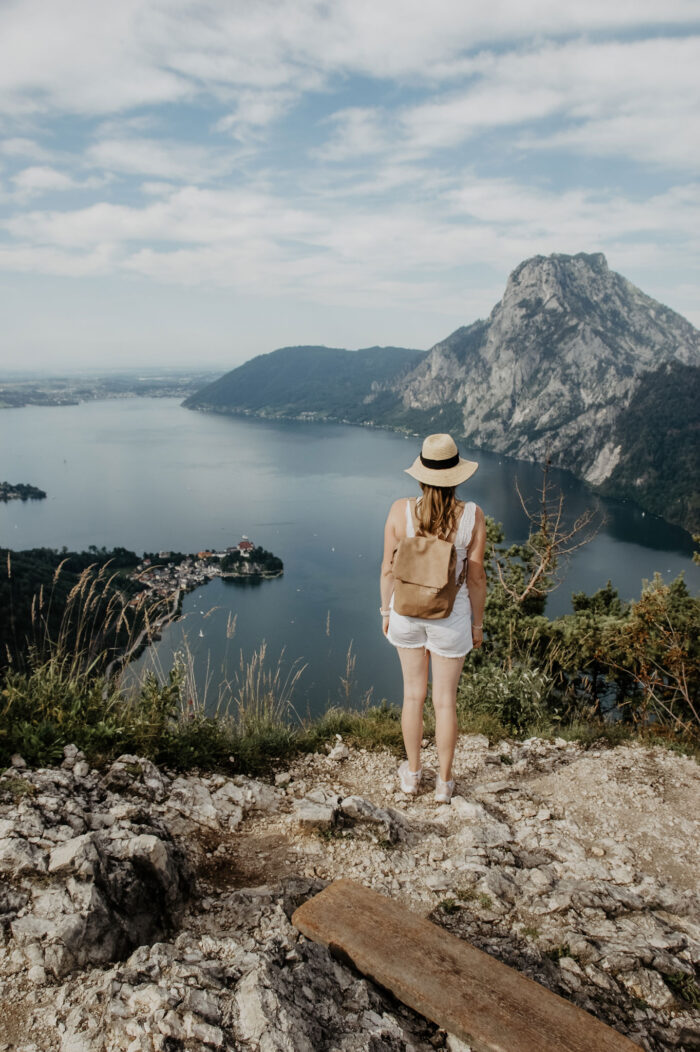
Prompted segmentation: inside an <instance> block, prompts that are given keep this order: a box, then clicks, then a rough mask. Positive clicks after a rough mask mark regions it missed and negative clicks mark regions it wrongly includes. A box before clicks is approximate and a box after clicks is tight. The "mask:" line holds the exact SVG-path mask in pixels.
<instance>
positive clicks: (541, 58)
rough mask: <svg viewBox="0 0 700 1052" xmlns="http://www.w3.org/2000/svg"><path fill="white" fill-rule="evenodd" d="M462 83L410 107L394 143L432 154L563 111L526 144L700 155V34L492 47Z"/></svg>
mask: <svg viewBox="0 0 700 1052" xmlns="http://www.w3.org/2000/svg"><path fill="white" fill-rule="evenodd" d="M468 67H469V72H470V73H471V75H472V77H473V80H472V82H471V83H470V85H469V86H468V87H467V88H466V89H463V90H461V91H459V92H453V93H451V94H449V95H448V96H446V97H440V96H438V97H436V98H434V99H432V100H431V101H429V102H426V103H422V104H419V105H417V106H415V107H412V108H410V109H407V110H404V111H403V113H402V114H401V124H402V130H401V132H400V133H399V134H398V135H397V136H396V138H395V141H394V142H393V144H390V145H393V147H394V148H398V149H403V150H404V151H407V152H408V153H409V154H413V155H415V154H418V155H420V154H424V153H429V152H431V151H433V150H435V149H439V148H444V147H452V146H455V145H457V144H459V143H461V142H464V141H466V140H467V139H469V138H470V137H472V136H473V135H474V134H476V133H477V132H480V131H483V130H485V129H493V128H498V127H500V126H508V125H509V126H512V127H517V126H518V125H522V124H528V123H532V122H538V121H544V120H547V119H550V118H558V119H559V120H560V121H563V120H566V121H567V122H568V124H567V126H566V127H565V128H564V129H558V128H557V129H555V130H552V129H551V128H547V130H546V131H544V132H532V133H530V134H529V135H527V136H525V135H523V134H522V133H521V135H520V138H519V143H520V145H521V146H522V147H523V148H526V147H532V146H538V147H541V148H547V147H551V148H561V147H562V146H564V147H571V148H575V149H576V150H577V151H580V152H588V153H592V154H597V153H605V154H608V155H613V154H614V155H616V156H623V157H624V156H631V157H633V158H634V159H637V160H644V161H651V162H653V163H654V164H660V163H668V164H671V165H679V164H680V165H686V164H695V165H696V164H697V162H698V159H699V157H700V78H698V75H697V70H698V69H699V68H700V36H697V37H690V38H687V39H680V38H679V39H655V40H644V41H634V42H630V43H604V44H601V43H589V42H575V43H568V44H564V45H553V44H551V43H548V44H546V45H542V46H541V47H539V48H537V49H536V50H529V51H526V52H518V51H516V52H510V51H509V52H505V53H500V54H493V53H484V54H481V55H478V56H476V57H475V58H474V59H472V60H470V61H469V63H468Z"/></svg>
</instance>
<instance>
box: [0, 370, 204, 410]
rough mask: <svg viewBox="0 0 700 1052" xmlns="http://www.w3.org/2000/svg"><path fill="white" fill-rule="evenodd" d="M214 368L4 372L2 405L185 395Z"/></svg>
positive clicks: (199, 385)
mask: <svg viewBox="0 0 700 1052" xmlns="http://www.w3.org/2000/svg"><path fill="white" fill-rule="evenodd" d="M220 375H221V371H220V370H219V371H213V370H210V369H206V370H205V369H187V370H184V369H159V370H154V369H144V370H141V371H137V370H123V371H120V372H116V371H115V372H113V373H107V374H105V373H91V372H82V373H74V374H73V375H70V376H37V375H35V374H21V373H15V374H8V373H5V374H2V373H0V409H21V408H22V407H23V406H27V405H40V406H62V405H63V406H64V405H78V404H79V403H80V402H90V401H95V400H96V399H103V398H134V397H138V396H141V397H148V398H173V397H175V398H185V397H186V396H187V395H190V394H193V393H194V392H195V391H198V390H200V388H202V387H204V385H205V384H207V383H210V382H211V381H212V380H215V379H217V378H218V377H219V376H220Z"/></svg>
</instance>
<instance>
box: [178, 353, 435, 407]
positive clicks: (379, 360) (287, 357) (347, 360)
mask: <svg viewBox="0 0 700 1052" xmlns="http://www.w3.org/2000/svg"><path fill="white" fill-rule="evenodd" d="M426 353H427V352H426V351H416V350H409V349H406V348H402V347H367V348H364V349H362V350H359V351H349V350H345V349H343V348H339V347H320V346H319V347H310V346H300V347H281V348H280V349H279V350H276V351H271V352H270V353H269V354H261V355H258V357H256V358H253V359H251V360H250V361H248V362H246V363H245V364H244V365H241V366H239V367H238V368H237V369H232V370H231V372H229V373H226V374H225V375H224V376H222V377H221V378H220V379H219V380H216V381H214V383H211V384H208V385H207V387H204V388H202V390H201V391H198V392H197V393H196V394H194V395H191V396H190V397H189V398H187V399H186V400H185V401H184V402H183V405H184V406H186V407H187V408H188V409H208V410H211V411H215V412H248V413H251V412H252V413H257V414H261V415H265V416H278V417H296V416H305V417H312V416H313V417H318V418H319V419H332V420H339V419H342V420H350V421H352V422H359V421H360V420H361V419H362V418H363V412H364V415H365V416H367V415H368V414H367V413H366V412H365V411H364V410H363V406H364V404H365V401H366V400H367V399H369V398H371V397H372V394H373V391H374V390H375V389H376V388H377V385H381V384H386V383H388V382H390V381H395V380H398V379H400V378H401V377H402V376H403V375H405V374H407V373H409V372H410V371H411V370H412V369H413V368H414V367H415V366H416V365H417V364H418V363H419V362H420V361H421V360H422V359H423V358H424V357H425V355H426ZM375 393H376V392H375Z"/></svg>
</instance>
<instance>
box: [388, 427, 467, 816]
mask: <svg viewBox="0 0 700 1052" xmlns="http://www.w3.org/2000/svg"><path fill="white" fill-rule="evenodd" d="M477 467H478V464H476V463H475V462H474V461H471V460H463V459H462V458H461V457H460V455H459V452H458V450H457V446H456V445H455V443H454V441H453V439H452V438H451V437H450V436H449V435H428V437H427V438H426V439H425V441H424V442H423V448H422V451H421V454H420V456H418V457H417V458H416V460H415V461H414V462H413V464H412V465H411V467H410V468H407V469H406V471H407V474H409V475H412V476H413V478H414V479H417V481H418V482H419V483H420V487H421V490H422V496H420V497H419V498H418V499H417V500H415V498H413V499H411V498H408V499H407V498H403V499H402V500H397V501H395V502H394V504H393V505H392V506H391V510H390V511H389V515H388V517H387V520H386V526H385V528H384V559H383V561H382V573H381V580H380V588H381V607H380V613H381V615H382V624H383V629H384V635H385V636H386V637H387V639H388V640H389V642H390V643H392V644H393V645H394V646H395V647H396V649H397V652H398V655H399V660H400V661H401V671H402V672H403V709H402V713H401V729H402V731H403V740H404V745H405V747H406V756H407V757H408V759H407V760H406V761H405V762H404V763H402V764H401V766H400V767H399V780H400V783H401V789H402V790H403V792H405V793H410V794H411V795H414V796H415V795H416V793H417V792H418V787H419V785H420V781H421V777H422V773H423V772H422V768H421V762H420V748H421V739H422V737H423V704H424V702H425V697H426V693H427V688H428V666H429V664H430V662H431V661H432V684H433V707H434V709H435V742H436V745H437V752H438V761H439V765H440V771H439V773H438V775H437V776H436V785H435V799H436V800H437V801H438V802H439V803H446V804H447V803H449V802H450V800H451V798H452V791H453V789H454V781H453V778H452V760H453V757H454V751H455V745H456V743H457V685H458V683H459V677H460V675H461V672H462V666H463V664H464V658H465V657H466V655H467V654H468V653H469V651H470V650H471V649H472V647H480V646H481V644H482V642H483V617H484V603H485V601H486V573H485V571H484V549H485V547H486V524H485V521H484V513H483V511H482V510H481V508H479V507H478V506H477V505H476V504H474V502H473V501H469V502H468V503H466V504H465V503H463V502H461V501H459V500H457V497H456V494H455V490H456V487H457V486H458V485H459V484H460V483H461V482H465V481H466V479H468V478H470V477H471V476H472V475H473V474H474V472H475V471H476V469H477ZM414 516H415V522H417V524H418V533H419V534H420V535H432V536H436V537H440V538H441V539H443V540H447V541H451V542H452V543H453V544H454V546H455V548H456V550H457V568H456V574H457V578H459V576H460V574H461V572H462V568H463V566H464V562H465V560H466V562H467V574H466V582H465V585H463V586H462V587H461V588H460V589H459V591H458V592H457V596H456V599H455V602H454V606H453V607H452V610H451V612H450V614H449V615H448V616H447V617H445V618H442V619H440V620H426V619H423V618H419V617H406V616H404V615H402V614H398V613H397V612H396V611H395V610H394V608H393V592H394V578H393V572H392V566H393V559H394V552H395V551H396V548H397V545H398V543H399V541H400V540H402V539H403V538H404V537H407V536H408V537H412V536H414Z"/></svg>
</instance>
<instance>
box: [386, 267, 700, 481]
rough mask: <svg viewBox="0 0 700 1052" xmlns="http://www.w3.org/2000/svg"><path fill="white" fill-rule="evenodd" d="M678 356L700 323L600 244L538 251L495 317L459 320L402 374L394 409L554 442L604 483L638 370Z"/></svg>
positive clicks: (525, 443) (468, 431)
mask: <svg viewBox="0 0 700 1052" xmlns="http://www.w3.org/2000/svg"><path fill="white" fill-rule="evenodd" d="M671 361H679V362H682V363H684V364H687V365H695V366H698V365H700V332H698V330H697V329H695V328H694V327H693V326H692V325H691V324H690V323H689V322H688V321H686V320H685V319H684V318H682V317H681V316H680V315H679V314H676V313H675V312H674V311H672V310H669V308H667V307H664V306H663V305H662V304H660V303H658V302H657V301H656V300H653V299H652V298H651V297H650V296H647V295H645V294H644V293H643V292H641V291H640V290H639V289H638V288H636V287H635V286H634V285H632V284H631V283H630V282H629V281H627V280H626V279H625V278H623V277H622V276H621V275H620V274H616V273H615V272H614V271H611V270H609V268H608V265H607V262H606V260H605V257H604V256H603V255H602V254H600V253H596V254H594V255H586V254H584V253H579V254H578V255H575V256H566V255H552V256H547V257H545V256H535V257H533V258H532V259H529V260H526V261H525V262H524V263H521V264H520V266H519V267H517V268H516V269H515V270H514V271H513V273H512V274H511V276H510V278H509V279H508V284H507V286H506V290H505V293H504V295H503V298H502V300H501V301H500V303H498V304H496V306H495V307H494V309H493V311H492V312H491V314H490V316H489V318H488V320H487V321H477V322H475V323H474V324H473V325H470V326H468V327H466V328H461V329H458V330H457V331H456V332H454V333H453V334H452V335H451V336H449V337H448V338H447V339H446V340H443V341H442V342H440V343H438V344H436V345H435V347H433V348H432V350H431V351H430V352H429V354H428V355H427V357H426V358H425V359H424V360H423V361H422V362H421V363H420V364H419V365H418V366H417V367H416V368H415V369H414V370H413V371H412V372H411V373H410V374H409V375H408V376H407V377H405V378H403V379H402V380H399V381H398V382H396V383H394V384H393V386H392V392H393V393H394V395H395V396H396V398H397V401H398V402H399V403H400V408H399V407H398V406H397V410H396V412H395V413H394V414H392V415H393V418H394V422H396V423H399V422H400V420H401V416H402V415H403V417H404V418H405V420H406V421H407V422H408V421H410V423H411V425H412V428H414V429H416V430H419V429H422V430H427V429H430V428H433V429H434V428H437V427H438V426H439V425H440V424H442V423H443V422H444V427H443V428H442V429H449V428H454V429H455V430H458V429H459V430H461V433H462V434H463V435H465V436H466V437H467V438H469V439H471V440H472V441H473V442H474V444H475V445H477V446H482V447H484V448H487V449H493V450H497V451H498V452H502V453H506V454H508V455H510V456H514V457H519V458H521V459H525V460H534V459H541V458H542V457H543V455H544V454H545V452H546V451H547V450H549V452H550V454H551V455H552V458H553V461H554V462H555V463H556V464H558V465H559V466H561V467H566V468H569V469H571V470H572V471H574V472H576V473H577V474H579V475H582V476H583V477H584V478H585V479H586V480H587V481H589V482H591V483H594V484H597V483H600V482H602V481H604V480H605V479H606V478H608V477H609V476H610V475H611V473H612V472H613V470H614V468H615V466H616V465H617V463H618V461H619V459H620V455H621V447H620V445H619V444H618V443H616V441H615V422H616V419H617V416H618V415H619V413H620V411H621V410H623V409H624V408H626V407H627V405H628V404H629V402H630V400H631V398H632V396H633V394H634V392H635V390H636V388H637V386H638V384H639V381H640V377H641V376H642V375H643V374H644V373H646V372H648V371H650V370H653V369H656V368H658V367H659V366H660V365H661V364H662V363H664V362H671ZM377 394H379V392H377ZM368 409H369V410H370V412H371V405H368Z"/></svg>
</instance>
